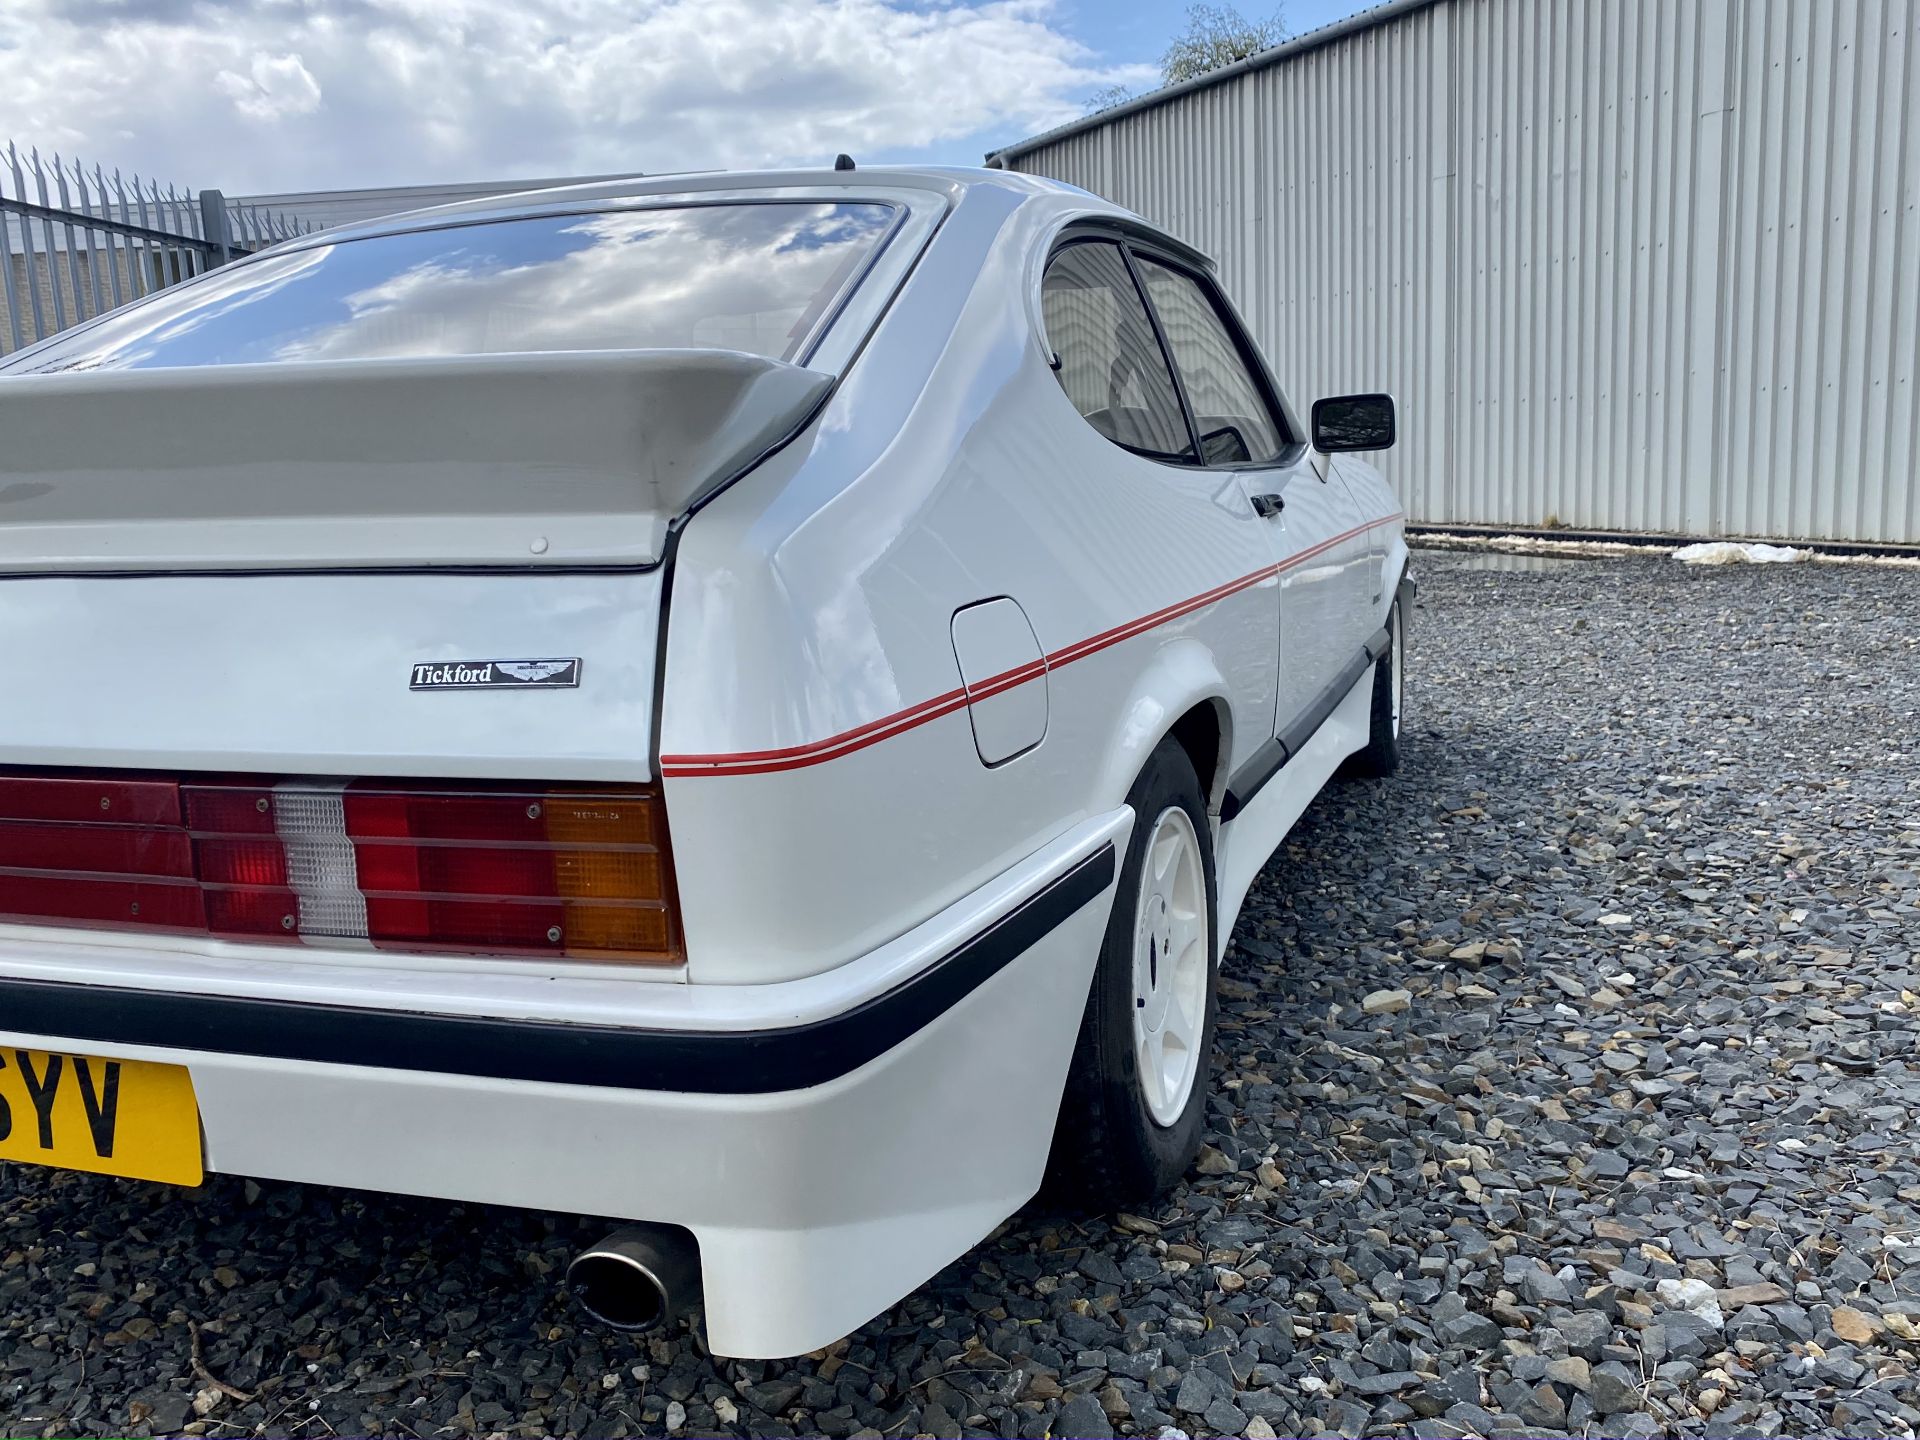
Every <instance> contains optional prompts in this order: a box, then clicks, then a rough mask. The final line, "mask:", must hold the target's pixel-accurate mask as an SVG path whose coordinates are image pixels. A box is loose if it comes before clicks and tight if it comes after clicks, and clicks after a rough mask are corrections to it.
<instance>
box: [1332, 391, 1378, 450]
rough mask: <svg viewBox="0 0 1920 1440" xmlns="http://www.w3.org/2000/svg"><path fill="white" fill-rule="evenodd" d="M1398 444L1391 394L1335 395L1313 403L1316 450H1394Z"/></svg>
mask: <svg viewBox="0 0 1920 1440" xmlns="http://www.w3.org/2000/svg"><path fill="white" fill-rule="evenodd" d="M1393 441H1394V417H1393V397H1392V396H1391V395H1335V396H1331V397H1329V398H1328V399H1325V400H1316V401H1314V402H1313V448H1314V449H1316V450H1318V451H1321V452H1322V453H1323V454H1327V455H1332V454H1336V453H1338V452H1339V451H1342V450H1390V449H1392V448H1393Z"/></svg>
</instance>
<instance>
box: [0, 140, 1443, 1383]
mask: <svg viewBox="0 0 1920 1440" xmlns="http://www.w3.org/2000/svg"><path fill="white" fill-rule="evenodd" d="M1393 430H1394V421H1393V406H1392V402H1391V400H1389V399H1388V398H1387V397H1385V396H1380V395H1360V396H1345V397H1340V398H1336V399H1329V400H1322V401H1321V402H1320V403H1319V404H1317V405H1316V406H1314V408H1313V415H1312V420H1311V430H1309V429H1305V428H1303V427H1302V426H1301V424H1300V422H1299V421H1298V419H1297V418H1296V417H1295V414H1294V412H1293V411H1292V410H1291V409H1290V408H1289V406H1288V404H1287V401H1286V400H1285V399H1284V397H1283V396H1282V394H1281V391H1280V388H1279V386H1278V384H1277V383H1276V381H1275V378H1274V377H1273V376H1272V375H1271V374H1270V373H1269V371H1268V369H1267V366H1266V365H1265V363H1264V362H1263V361H1262V359H1261V357H1260V354H1259V352H1258V351H1257V350H1256V349H1255V348H1254V346H1253V345H1252V344H1251V343H1250V342H1249V340H1248V338H1247V335H1246V331H1245V329H1244V328H1243V326H1242V325H1241V323H1240V321H1239V320H1238V319H1237V318H1236V316H1235V314H1234V311H1233V309H1232V307H1231V306H1230V305H1229V304H1228V302H1227V299H1226V297H1225V296H1224V295H1223V294H1222V293H1221V291H1220V288H1219V286H1218V284H1217V283H1216V282H1215V280H1214V278H1213V275H1212V269H1211V266H1210V264H1209V262H1208V260H1207V259H1206V257H1205V256H1203V255H1201V254H1198V253H1196V252H1195V251H1194V250H1193V249H1191V248H1190V247H1189V246H1187V245H1185V244H1183V243H1181V242H1180V241H1178V240H1176V239H1174V238H1172V237H1171V236H1168V235H1166V234H1163V233H1161V232H1160V231H1158V230H1155V229H1153V228H1152V227H1150V226H1148V225H1146V224H1145V223H1143V222H1142V221H1141V220H1139V219H1138V218H1136V217H1134V216H1133V215H1130V214H1128V213H1126V212H1124V211H1122V210H1119V209H1117V208H1116V207H1114V206H1112V205H1109V204H1107V203H1105V202H1103V201H1101V200H1099V199H1097V198H1095V197H1094V196H1092V195H1088V194H1086V193H1084V192H1082V191H1078V190H1074V189H1070V188H1067V187H1064V186H1060V185H1055V184H1052V183H1049V182H1045V181H1041V180H1035V179H1031V178H1028V177H1023V176H1015V175H1007V174H999V173H993V172H985V171H979V172H975V171H962V170H891V169H889V170H874V171H847V170H838V171H829V172H804V173H786V174H770V175H754V176H744V175H715V176H707V177H686V176H676V177H672V178H669V179H665V180H659V181H646V182H634V181H625V182H618V183H613V184H601V185H593V186H585V187H578V188H572V189H563V190H549V191H542V192H538V193H534V194H528V195H523V196H518V197H514V198H512V199H510V200H504V201H503V200H486V201H479V202H474V203H470V204H465V205H456V206H450V207H448V208H445V209H441V210H433V211H426V212H421V213H419V214H414V215H408V216H403V217H399V218H397V219H390V220H384V221H380V222H376V223H373V224H368V225H364V226H361V227H358V228H352V229H344V230H336V231H331V232H327V233H324V234H321V235H316V236H309V237H306V238H304V239H301V240H298V241H295V242H293V243H291V244H288V245H283V246H280V247H278V248H276V249H274V250H271V251H269V252H266V253H264V254H261V255H258V256H254V257H250V258H247V259H244V260H241V261H239V262H237V263H234V264H231V265H229V266H226V267H224V268H221V269H217V270H215V271H213V272H212V273H211V274H210V275H208V276H207V277H206V278H204V279H201V280H198V281H194V282H190V283H187V284H184V285H180V286H178V287H175V288H173V289H169V290H165V291H162V292H160V293H159V294H157V295H155V296H152V297H150V298H148V299H146V300H144V301H142V302H140V303H137V304H134V305H131V306H128V307H126V308H125V309H122V310H119V311H117V312H115V313H112V314H110V315H107V316H105V317H103V318H101V319H98V320H95V321H93V322H91V323H89V324H86V325H84V326H81V327H78V328H76V329H73V330H69V331H67V332H65V333H64V334H61V335H58V336H55V337H53V338H52V339H50V340H47V341H45V342H43V343H42V344H40V345H38V346H35V347H32V348H30V349H27V350H24V351H22V352H20V353H19V354H18V355H16V356H14V357H13V358H12V359H11V360H9V361H7V362H6V363H5V364H4V365H0V437H4V438H0V654H4V655H5V657H6V670H7V674H8V676H9V677H10V678H9V681H8V683H7V685H6V686H5V688H4V692H0V1159H6V1160H12V1161H24V1162H28V1163H41V1164H49V1165H55V1166H64V1167H68V1168H72V1169H78V1170H87V1171H95V1172H99V1173H103V1174H113V1175H124V1176H134V1177H141V1178H146V1179H152V1180H161V1181H169V1182H174V1183H180V1184H195V1183H198V1182H199V1181H200V1180H201V1179H202V1178H203V1176H204V1174H205V1173H206V1172H208V1171H220V1172H228V1173H236V1174H242V1175H255V1176H272V1177H278V1178H283V1179H287V1180H296V1181H311V1182H319V1183H324V1184H330V1185H351V1186H361V1187H366V1188H370V1189H376V1190H387V1191H399V1192H407V1193H412V1194H417V1195H428V1196H444V1197H448V1198H455V1199H461V1200H470V1201H483V1202H494V1203H498V1204H506V1205H522V1206H537V1207H541V1208H544V1209H558V1210H565V1211H573V1212H580V1213H586V1214H595V1215H608V1216H614V1217H618V1218H619V1219H621V1220H623V1221H631V1222H633V1223H632V1224H631V1225H630V1227H629V1228H627V1229H624V1230H621V1231H619V1232H617V1233H616V1234H614V1235H612V1236H610V1237H609V1238H608V1241H607V1242H606V1243H605V1244H604V1245H601V1246H597V1247H595V1248H593V1249H592V1250H590V1251H588V1252H586V1253H584V1254H583V1255H582V1256H581V1257H580V1259H579V1260H577V1261H576V1262H575V1266H574V1270H573V1283H574V1288H575V1290H576V1292H577V1293H578V1294H579V1295H580V1297H581V1298H582V1300H583V1302H584V1303H585V1304H586V1306H587V1307H588V1309H589V1310H590V1311H591V1312H592V1313H594V1314H596V1315H598V1316H599V1317H600V1318H602V1319H603V1320H606V1321H607V1322H609V1323H612V1324H616V1325H621V1326H626V1327H628V1328H635V1329H640V1328H646V1327H648V1326H650V1325H653V1324H657V1323H659V1322H660V1321H661V1320H662V1319H663V1318H664V1317H666V1316H667V1315H669V1314H671V1313H673V1312H675V1311H676V1310H678V1309H680V1308H682V1307H683V1306H686V1305H689V1304H691V1303H693V1301H694V1300H695V1299H696V1298H698V1297H699V1296H700V1295H701V1294H702V1292H703V1293H704V1306H705V1317H706V1326H707V1336H708V1341H709V1343H710V1344H711V1346H712V1348H713V1349H714V1350H715V1351H716V1352H718V1353H720V1354H725V1355H734V1356H783V1355H791V1354H795V1353H798V1352H802V1351H806V1350H810V1349H813V1348H816V1347H818V1346H821V1345H824V1344H826V1343H828V1342H831V1341H832V1340H834V1339H835V1338H837V1337H838V1336H840V1335H843V1334H845V1333H846V1332H848V1331H849V1330H851V1329H853V1328H854V1327H855V1326H857V1325H859V1324H861V1323H862V1322H863V1321H865V1320H867V1319H868V1318H869V1317H871V1316H873V1315H874V1314H876V1313H877V1312H879V1311H881V1310H883V1309H885V1308H886V1307H887V1306H889V1305H891V1304H892V1303H893V1302H895V1301H896V1300H898V1299H899V1298H900V1297H901V1296H903V1295H905V1294H906V1293H908V1292H909V1291H911V1290H912V1289H913V1288H914V1287H915V1286H917V1285H918V1284H920V1283H921V1282H922V1281H923V1280H925V1279H926V1278H927V1277H928V1276H930V1275H931V1274H933V1272H934V1271H936V1270H937V1269H939V1268H940V1267H941V1266H943V1265H945V1264H946V1263H948V1262H949V1261H951V1260H953V1259H954V1258H955V1257H956V1256H958V1255H960V1254H961V1253H962V1252H963V1251H965V1250H966V1249H967V1247H969V1246H971V1245H973V1244H975V1243H977V1242H978V1241H979V1240H980V1239H981V1238H982V1237H983V1236H985V1235H986V1234H988V1232H990V1231H991V1230H992V1229H993V1228H994V1227H995V1226H996V1225H997V1224H999V1223H1000V1222H1001V1221H1002V1220H1003V1219H1005V1218H1006V1217H1007V1216H1008V1215H1010V1214H1011V1213H1013V1212H1014V1211H1015V1210H1016V1209H1017V1208H1018V1207H1019V1206H1021V1205H1022V1204H1023V1203H1024V1202H1026V1201H1027V1200H1028V1198H1029V1197H1031V1196H1032V1195H1034V1194H1035V1193H1036V1191H1037V1190H1038V1189H1039V1188H1040V1186H1041V1184H1042V1182H1043V1180H1046V1179H1051V1180H1052V1181H1053V1182H1054V1183H1056V1184H1057V1185H1058V1186H1060V1187H1061V1188H1063V1189H1066V1190H1070V1191H1074V1192H1077V1193H1078V1194H1079V1195H1080V1196H1081V1197H1082V1198H1083V1199H1084V1200H1086V1201H1088V1202H1091V1203H1093V1204H1095V1205H1108V1204H1116V1203H1120V1202H1122V1201H1126V1200H1129V1199H1140V1198H1145V1197H1148V1196H1151V1195H1152V1194H1154V1193H1155V1192H1157V1191H1160V1190H1163V1189H1165V1188H1166V1187H1169V1186H1171V1185H1174V1184H1176V1183H1177V1182H1178V1181H1179V1180H1180V1178H1181V1176H1182V1175H1183V1174H1184V1173H1185V1171H1186V1170H1187V1168H1188V1166H1189V1164H1190V1162H1191V1161H1192V1159H1193V1157H1194V1155H1195V1152H1196V1149H1197V1147H1198V1146H1199V1144H1200V1137H1201V1131H1202V1124H1203V1111H1204V1106H1205V1099H1206V1091H1207V1086H1208V1072H1209V1068H1210V1063H1209V1054H1210V1051H1211V1048H1212V1041H1213V1017H1214V1012H1215V1005H1214V989H1215V977H1216V972H1217V968H1218V965H1219V960H1220V953H1221V950H1222V949H1223V947H1224V943H1225V937H1226V935H1227V932H1228V930H1229V929H1230V927H1231V926H1232V924H1233V920H1234V916H1235V914H1236V913H1237V912H1238V910H1239V908H1240V905H1241V901H1242V899H1243V897H1244V896H1245V895H1246V892H1247V889H1248V886H1249V885H1250V884H1251V883H1252V881H1253V878H1254V876H1255V874H1256V873H1257V872H1258V871H1259V870H1260V868H1261V866H1262V865H1263V864H1264V863H1265V861H1266V859H1267V857H1268V856H1269V855H1270V854H1271V853H1272V851H1273V850H1274V847H1275V846H1276V845H1277V844H1278V843H1279V841H1280V839H1281V837H1282V836H1284V835H1285V834H1286V832H1287V830H1288V828H1289V827H1290V826H1291V825H1292V824H1293V823H1294V821H1295V820H1296V819H1297V818H1298V816H1299V815H1300V813H1301V812H1302V810H1304V809H1305V807H1306V806H1307V804H1308V802H1309V801H1311V800H1312V799H1313V797H1314V795H1315V794H1316V793H1317V792H1318V791H1319V789H1320V787H1321V786H1322V785H1323V784H1324V783H1325V782H1326V781H1327V779H1328V778H1329V777H1330V776H1331V775H1332V774H1333V773H1334V772H1335V770H1336V769H1338V768H1340V767H1341V766H1342V765H1343V764H1347V765H1349V766H1351V767H1357V768H1363V769H1365V770H1367V771H1370V772H1372V773H1376V774H1378V773H1382V772H1385V771H1388V770H1391V769H1392V768H1393V766H1394V764H1395V761H1396V758H1397V748H1398V731H1399V722H1400V707H1401V692H1402V675H1401V654H1402V635H1403V633H1404V625H1405V612H1406V608H1407V605H1408V599H1409V596H1410V594H1411V590H1410V583H1411V582H1410V580H1409V579H1408V576H1407V551H1406V546H1405V543H1404V539H1403V535H1402V525H1401V515H1400V513H1399V506H1398V504H1397V503H1396V502H1395V500H1394V497H1393V495H1392V494H1391V493H1390V491H1389V490H1388V488H1387V487H1386V486H1385V485H1384V484H1383V483H1382V482H1381V480H1380V478H1379V477H1378V475H1377V474H1376V473H1375V472H1374V471H1373V469H1371V468H1370V467H1369V466H1368V465H1366V464H1365V463H1364V462H1362V461H1360V460H1357V459H1354V458H1352V457H1351V456H1350V455H1347V454H1342V453H1339V452H1354V451H1365V450H1375V449H1380V448H1382V447H1384V446H1387V445H1390V444H1391V443H1392V441H1393ZM963 1157H964V1158H963Z"/></svg>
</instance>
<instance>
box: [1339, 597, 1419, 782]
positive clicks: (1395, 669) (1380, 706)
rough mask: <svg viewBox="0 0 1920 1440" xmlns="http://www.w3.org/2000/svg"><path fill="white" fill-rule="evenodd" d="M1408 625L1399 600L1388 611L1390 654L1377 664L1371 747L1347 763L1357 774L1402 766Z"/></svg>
mask: <svg viewBox="0 0 1920 1440" xmlns="http://www.w3.org/2000/svg"><path fill="white" fill-rule="evenodd" d="M1406 663H1407V640H1406V626H1405V623H1404V619H1403V617H1402V616H1401V614H1400V602H1399V601H1398V600H1395V601H1394V602H1393V608H1392V609H1390V610H1389V611H1388V612H1387V653H1386V654H1384V655H1382V656H1381V657H1380V659H1379V661H1378V662H1377V663H1376V664H1375V665H1374V667H1373V715H1372V719H1371V721H1370V722H1369V724H1368V727H1367V748H1366V749H1364V750H1362V751H1360V752H1359V753H1358V754H1356V755H1355V756H1354V757H1353V758H1352V759H1351V760H1349V761H1348V762H1347V767H1346V768H1347V770H1348V773H1350V774H1354V775H1374V776H1379V775H1391V774H1392V773H1393V772H1394V771H1395V770H1398V769H1399V768H1400V723H1401V718H1402V716H1403V714H1404V712H1405V710H1406V704H1407V672H1406Z"/></svg>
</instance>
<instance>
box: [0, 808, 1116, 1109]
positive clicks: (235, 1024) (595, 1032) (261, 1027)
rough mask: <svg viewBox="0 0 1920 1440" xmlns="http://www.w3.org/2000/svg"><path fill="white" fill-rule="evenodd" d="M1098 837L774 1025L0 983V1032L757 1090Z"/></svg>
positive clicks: (1034, 907)
mask: <svg viewBox="0 0 1920 1440" xmlns="http://www.w3.org/2000/svg"><path fill="white" fill-rule="evenodd" d="M1114 873H1115V860H1114V851H1113V846H1112V845H1111V844H1108V845H1105V846H1102V847H1101V848H1100V849H1099V850H1098V851H1096V852H1095V853H1094V854H1092V855H1089V856H1088V857H1087V858H1086V859H1084V860H1082V861H1081V862H1080V863H1079V864H1078V865H1076V866H1074V867H1073V869H1071V870H1069V871H1067V872H1066V873H1065V874H1064V875H1061V876H1060V877H1059V878H1058V879H1056V880H1054V881H1053V882H1052V883H1051V884H1049V885H1048V886H1047V887H1046V888H1045V889H1044V890H1041V891H1039V892H1038V893H1037V894H1035V895H1033V896H1031V897H1030V898H1028V899H1027V900H1026V901H1025V902H1023V903H1022V904H1021V905H1020V906H1019V907H1018V908H1017V909H1015V910H1013V911H1011V912H1009V913H1008V914H1007V915H1005V916H1003V917H1002V918H1001V919H1000V920H998V921H996V922H995V923H994V924H993V925H991V926H989V927H988V928H987V929H985V930H983V931H981V932H980V933H979V934H978V935H976V936H974V937H973V938H972V939H971V940H968V941H967V942H966V943H965V944H963V945H961V946H960V947H959V948H958V949H956V950H954V951H953V952H951V953H950V954H948V955H946V956H944V957H943V958H941V959H940V960H938V961H936V962H935V963H934V964H932V965H930V966H928V967H927V968H926V969H925V970H923V971H921V972H920V973H919V974H918V975H916V976H914V977H913V978H912V979H911V980H908V981H906V982H905V983H903V984H901V985H899V986H897V987H895V988H894V989H892V990H889V991H888V992H887V993H886V994H884V995H878V996H875V997H874V998H873V999H871V1000H869V1001H867V1002H866V1003H865V1004H863V1005H859V1006H856V1007H855V1008H854V1009H852V1010H848V1011H846V1012H845V1013H843V1014H840V1015H835V1016H832V1017H830V1018H828V1019H825V1020H818V1021H815V1022H813V1023H811V1024H807V1025H795V1026H790V1027H787V1028H783V1029H778V1030H750V1031H714V1030H706V1031H692V1032H690V1031H680V1030H632V1029H624V1028H621V1027H618V1026H606V1025H565V1024H559V1023H556V1022H553V1021H543V1020H501V1019H494V1018H491V1017H487V1018H481V1017H475V1016H465V1015H422V1014H414V1013H408V1012H403V1011H393V1010H368V1009H361V1008H357V1007H347V1006H339V1005H309V1004H303V1003H299V1002H291V1001H284V1000H245V999H235V998H232V997H228V996H218V995H181V994H174V993H170V992H166V991H158V990H133V989H108V988H103V987H97V986H92V985H67V984H60V983H48V982H43V981H34V980H7V979H0V1029H7V1030H17V1031H22V1032H24V1033H26V1034H30V1035H48V1036H56V1035H57V1036H59V1037H61V1038H62V1039H69V1040H75V1041H81V1042H84V1043H87V1044H99V1045H103V1046H108V1047H111V1046H115V1045H155V1046H165V1047H168V1048H171V1049H182V1050H205V1051H211V1052H214V1053H217V1054H226V1055H259V1056H270V1057H272V1058H275V1059H281V1060H310V1061H319V1062H323V1063H326V1064H331V1065H367V1066H378V1067H382V1068H386V1069H392V1070H419V1071H431V1072H435V1073H440V1074H448V1075H472V1076H484V1077H488V1078H493V1079H500V1080H543V1081H554V1082H557V1083H560V1084H565V1085H604V1086H610V1087H613V1088H617V1089H621V1090H677V1091H687V1092H694V1093H699V1094H708V1095H761V1094H768V1093H771V1092H773V1091H779V1090H799V1089H804V1088H805V1087H807V1086H810V1085H821V1084H824V1083H826V1082H827V1081H829V1080H836V1079H838V1078H839V1077H840V1076H842V1075H845V1074H848V1073H849V1072H851V1071H853V1070H856V1069H858V1068H859V1067H860V1066H862V1065H864V1064H866V1063H867V1062H868V1061H869V1060H872V1059H875V1058H876V1057H878V1056H880V1055H882V1054H884V1053H886V1052H887V1051H888V1050H891V1049H892V1048H893V1047H894V1046H895V1045H898V1044H899V1043H900V1042H901V1041H902V1040H905V1039H906V1038H907V1037H908V1036H909V1035H912V1034H914V1033H915V1032H916V1031H918V1030H921V1029H923V1028H924V1027H926V1026H927V1025H929V1024H931V1023H932V1022H933V1021H934V1020H936V1019H938V1018H939V1017H940V1016H941V1015H942V1014H944V1013H945V1012H946V1011H947V1010H949V1009H951V1008H952V1007H953V1006H955V1005H957V1004H958V1003H959V1002H960V1001H961V1000H963V999H965V998H966V997H967V996H968V995H970V994H972V993H973V991H974V990H976V989H977V988H978V987H979V986H980V985H982V984H983V983H985V982H986V981H987V980H989V979H991V978H992V977H993V976H994V975H997V974H998V973H999V972H1000V971H1001V970H1003V969H1005V968H1006V967H1007V966H1008V965H1009V964H1011V963H1012V962H1013V961H1014V960H1016V959H1018V958H1019V957H1020V955H1022V954H1023V953H1025V952H1026V951H1027V950H1029V949H1031V948H1032V947H1033V946H1034V945H1035V944H1037V943H1038V942H1039V941H1040V940H1042V939H1044V938H1045V937H1046V936H1047V935H1048V934H1049V933H1051V932H1052V931H1053V930H1054V929H1056V928H1057V927H1059V926H1060V925H1061V924H1063V923H1064V922H1065V921H1067V920H1068V919H1069V918H1071V917H1072V916H1073V915H1074V914H1076V913H1077V912H1078V911H1079V910H1080V908H1081V907H1082V906H1084V905H1086V904H1087V903H1088V902H1089V901H1091V900H1093V899H1094V898H1095V897H1096V896H1098V895H1100V894H1102V893H1104V892H1105V890H1106V889H1107V887H1108V886H1109V885H1111V884H1112V883H1113V877H1114Z"/></svg>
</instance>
